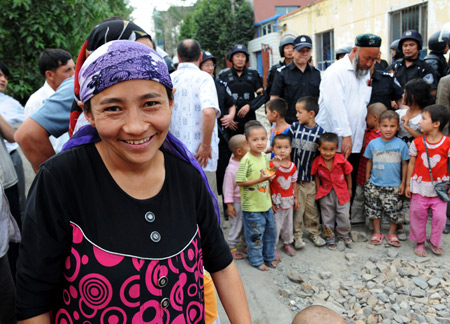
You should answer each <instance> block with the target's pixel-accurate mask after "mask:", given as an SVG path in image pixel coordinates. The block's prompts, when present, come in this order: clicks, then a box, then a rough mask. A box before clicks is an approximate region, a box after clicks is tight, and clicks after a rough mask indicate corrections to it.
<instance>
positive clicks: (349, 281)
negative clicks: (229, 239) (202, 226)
mask: <svg viewBox="0 0 450 324" xmlns="http://www.w3.org/2000/svg"><path fill="white" fill-rule="evenodd" d="M224 227H225V232H226V231H227V227H228V222H225V223H224ZM355 233H357V234H354V235H356V236H355V238H357V239H358V240H359V241H362V240H364V234H365V233H363V232H356V231H355ZM361 234H362V235H361ZM443 239H444V244H443V247H444V250H446V254H444V255H443V256H435V255H433V254H432V252H431V250H430V249H428V248H427V251H428V256H427V257H425V258H419V257H417V256H415V254H414V244H413V243H412V242H410V241H405V242H402V246H401V247H400V248H394V247H391V246H390V245H387V244H386V245H380V246H373V245H370V244H369V243H368V242H355V243H354V245H353V247H352V249H346V250H342V251H330V250H328V249H326V248H325V247H322V248H317V247H315V246H314V245H313V244H312V243H311V242H308V244H307V246H306V247H305V248H304V249H303V250H301V251H298V253H297V255H296V256H294V257H289V256H287V255H285V254H284V253H282V252H280V256H281V257H282V262H281V263H280V264H279V266H278V267H277V269H275V270H270V271H268V272H262V271H259V270H257V269H255V268H252V267H251V266H250V264H249V263H248V262H247V261H245V260H239V261H237V262H236V263H237V266H238V268H239V272H240V274H241V276H242V278H243V281H244V286H245V289H246V292H247V298H248V300H249V305H250V310H251V313H252V318H253V323H260V324H263V323H264V324H269V323H280V324H281V323H283V324H284V323H286V324H287V323H290V322H291V321H292V318H293V317H294V316H295V314H296V313H297V312H299V311H300V310H302V309H303V308H305V307H307V306H310V305H324V306H326V307H328V308H331V309H333V310H334V311H336V312H337V313H339V314H341V315H342V316H343V317H344V318H345V319H346V320H347V322H348V323H355V324H356V323H357V324H363V323H367V324H369V323H370V324H373V323H386V324H387V323H431V324H433V323H450V257H449V252H448V246H449V243H450V235H444V237H443ZM221 323H229V322H228V320H227V319H226V315H225V314H224V313H223V311H222V310H221Z"/></svg>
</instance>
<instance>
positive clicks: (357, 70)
mask: <svg viewBox="0 0 450 324" xmlns="http://www.w3.org/2000/svg"><path fill="white" fill-rule="evenodd" d="M352 64H353V70H355V75H356V78H357V79H358V80H361V79H362V78H364V77H365V76H366V75H367V73H369V69H367V70H362V69H361V67H360V66H359V54H358V53H357V54H356V55H355V59H354V60H353V62H352Z"/></svg>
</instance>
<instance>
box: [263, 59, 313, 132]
mask: <svg viewBox="0 0 450 324" xmlns="http://www.w3.org/2000/svg"><path fill="white" fill-rule="evenodd" d="M320 80H321V79H320V71H319V70H318V69H316V68H315V67H313V66H311V65H309V64H307V66H306V69H305V72H302V71H301V70H300V69H299V68H298V67H297V66H296V65H295V63H294V62H292V63H290V64H288V65H285V66H283V67H281V68H279V69H278V75H277V76H276V78H275V81H274V83H273V87H272V90H271V92H270V94H271V95H276V96H280V97H281V98H283V99H284V100H286V101H287V103H288V112H287V114H286V121H287V122H288V123H289V124H292V123H293V122H296V121H297V118H296V117H295V114H296V111H295V104H296V102H297V100H298V99H300V98H303V97H306V96H313V97H319V86H320Z"/></svg>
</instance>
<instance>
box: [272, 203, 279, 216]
mask: <svg viewBox="0 0 450 324" xmlns="http://www.w3.org/2000/svg"><path fill="white" fill-rule="evenodd" d="M277 210H278V208H277V206H275V205H274V204H272V211H273V213H274V214H275V213H276V212H277Z"/></svg>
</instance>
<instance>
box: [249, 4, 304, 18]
mask: <svg viewBox="0 0 450 324" xmlns="http://www.w3.org/2000/svg"><path fill="white" fill-rule="evenodd" d="M309 2H312V0H254V1H253V11H254V12H255V23H257V22H260V21H262V20H264V19H267V18H270V17H272V16H275V6H299V7H303V6H304V5H305V4H306V3H309Z"/></svg>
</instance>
